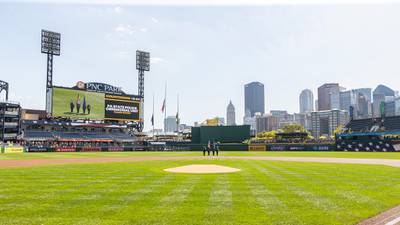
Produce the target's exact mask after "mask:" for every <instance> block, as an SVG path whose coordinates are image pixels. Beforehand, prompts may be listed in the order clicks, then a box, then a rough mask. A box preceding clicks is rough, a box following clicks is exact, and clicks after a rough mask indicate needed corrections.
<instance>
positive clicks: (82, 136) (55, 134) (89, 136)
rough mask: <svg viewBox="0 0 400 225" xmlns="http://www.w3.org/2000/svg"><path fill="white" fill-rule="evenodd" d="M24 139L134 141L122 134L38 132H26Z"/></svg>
mask: <svg viewBox="0 0 400 225" xmlns="http://www.w3.org/2000/svg"><path fill="white" fill-rule="evenodd" d="M24 137H25V138H27V139H29V138H42V139H53V138H60V139H112V140H118V139H132V136H131V135H129V134H126V133H122V132H110V133H105V132H87V131H86V132H85V131H82V132H81V131H80V132H68V131H38V130H26V131H25V134H24Z"/></svg>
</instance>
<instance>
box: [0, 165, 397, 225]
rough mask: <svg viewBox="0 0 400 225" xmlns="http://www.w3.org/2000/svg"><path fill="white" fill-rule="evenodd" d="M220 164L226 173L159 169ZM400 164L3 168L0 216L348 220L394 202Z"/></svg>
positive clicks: (2, 219)
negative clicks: (228, 169)
mask: <svg viewBox="0 0 400 225" xmlns="http://www.w3.org/2000/svg"><path fill="white" fill-rule="evenodd" d="M200 163H207V164H210V163H212V164H220V165H225V166H231V167H236V168H240V169H242V171H241V172H238V173H233V174H213V175H187V174H186V175H185V174H173V173H166V172H164V171H163V169H165V168H169V167H175V166H183V165H187V164H200ZM399 196H400V168H394V167H388V166H372V165H350V164H340V165H339V164H322V163H296V162H273V161H258V160H252V161H246V160H223V159H216V160H213V159H204V160H181V161H180V160H177V161H141V162H124V163H98V164H73V165H57V166H40V167H29V168H2V169H1V170H0V210H1V211H0V224H85V225H88V224H89V225H90V224H176V225H181V224H218V225H222V224H246V225H249V224H296V225H297V224H330V225H332V224H355V223H357V222H359V221H361V220H363V219H365V218H368V217H370V216H373V215H375V214H377V213H379V212H381V211H383V210H386V209H388V208H390V207H393V206H395V205H398V204H400V198H399Z"/></svg>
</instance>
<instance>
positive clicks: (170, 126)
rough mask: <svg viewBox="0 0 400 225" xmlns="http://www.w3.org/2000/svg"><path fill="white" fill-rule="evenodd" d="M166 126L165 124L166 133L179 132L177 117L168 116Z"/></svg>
mask: <svg viewBox="0 0 400 225" xmlns="http://www.w3.org/2000/svg"><path fill="white" fill-rule="evenodd" d="M164 124H165V130H164V132H175V131H177V130H178V125H177V122H176V116H168V117H167V118H165V121H164Z"/></svg>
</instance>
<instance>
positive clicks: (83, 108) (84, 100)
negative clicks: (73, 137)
mask: <svg viewBox="0 0 400 225" xmlns="http://www.w3.org/2000/svg"><path fill="white" fill-rule="evenodd" d="M82 111H83V114H86V96H83V104H82Z"/></svg>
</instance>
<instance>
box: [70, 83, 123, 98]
mask: <svg viewBox="0 0 400 225" xmlns="http://www.w3.org/2000/svg"><path fill="white" fill-rule="evenodd" d="M76 87H77V88H78V89H83V90H86V91H92V92H101V93H108V94H114V95H125V92H123V91H122V89H121V88H120V87H115V86H112V85H109V84H104V83H96V82H90V83H84V82H82V81H79V82H78V83H77V84H76Z"/></svg>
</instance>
